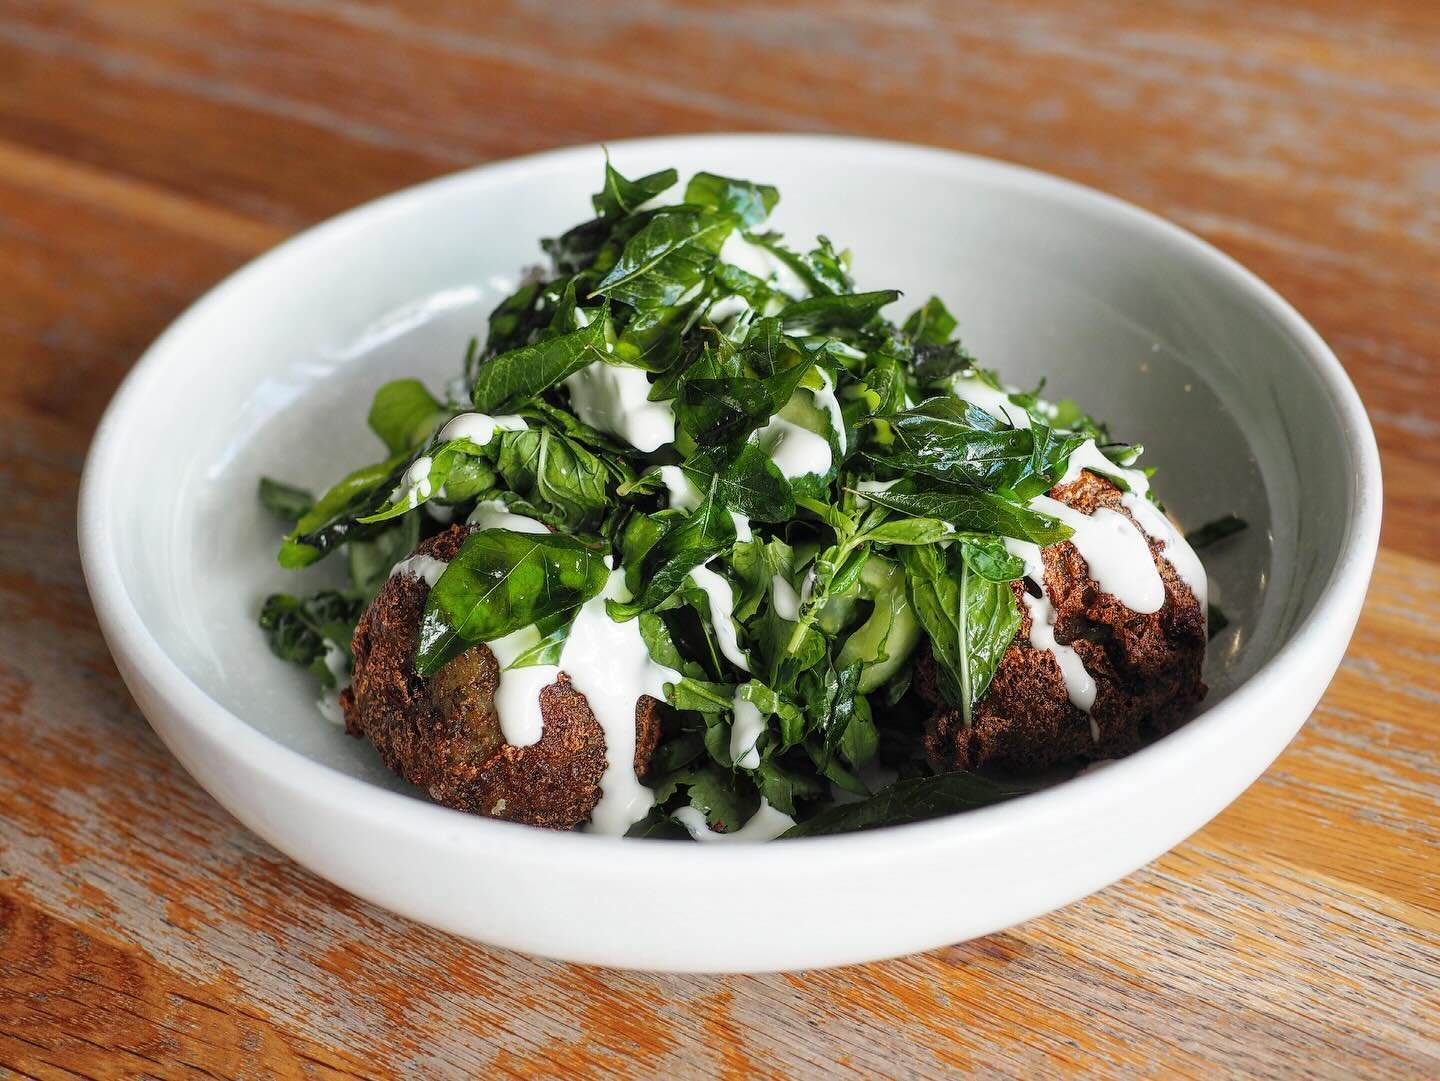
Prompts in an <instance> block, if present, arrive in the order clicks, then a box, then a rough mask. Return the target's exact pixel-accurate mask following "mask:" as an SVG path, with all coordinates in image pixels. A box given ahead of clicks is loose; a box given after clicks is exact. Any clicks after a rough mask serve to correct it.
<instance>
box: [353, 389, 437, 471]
mask: <svg viewBox="0 0 1440 1081" xmlns="http://www.w3.org/2000/svg"><path fill="white" fill-rule="evenodd" d="M447 415H448V414H447V413H446V412H445V410H443V409H442V408H441V407H440V403H439V402H437V401H436V400H435V398H434V397H433V396H432V395H431V393H430V392H429V391H428V390H426V389H425V384H424V383H422V382H420V380H418V379H395V380H392V381H391V382H389V383H386V384H384V385H383V386H382V387H381V388H380V389H379V390H377V391H376V392H375V400H374V401H373V402H372V403H371V405H370V414H369V416H368V417H367V418H366V421H367V422H368V423H369V425H370V430H371V431H372V432H374V433H375V434H376V435H378V436H379V437H380V438H381V440H382V441H384V443H385V446H386V448H387V449H388V450H389V451H390V453H391V454H402V453H406V452H409V451H412V450H414V449H415V448H416V447H418V446H420V445H421V444H422V443H424V442H425V441H426V439H428V438H429V436H430V433H431V431H433V430H434V428H435V425H436V424H437V423H438V422H439V421H440V420H441V419H442V418H443V417H445V416H447Z"/></svg>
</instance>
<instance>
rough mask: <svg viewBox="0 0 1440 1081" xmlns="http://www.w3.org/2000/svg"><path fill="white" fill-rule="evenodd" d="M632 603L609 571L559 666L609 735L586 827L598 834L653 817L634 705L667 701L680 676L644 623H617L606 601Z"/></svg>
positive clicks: (620, 578) (620, 576)
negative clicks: (653, 648)
mask: <svg viewBox="0 0 1440 1081" xmlns="http://www.w3.org/2000/svg"><path fill="white" fill-rule="evenodd" d="M610 598H613V599H614V600H618V601H626V600H629V599H630V591H629V590H628V589H626V588H625V573H624V572H623V571H611V572H610V578H609V580H608V581H607V582H606V583H605V589H604V590H603V591H602V592H601V593H600V595H599V596H598V597H594V598H592V599H590V600H588V601H586V602H585V603H584V604H583V605H582V606H581V608H580V613H579V614H578V615H577V616H576V617H575V623H574V625H573V626H572V627H571V628H570V637H569V638H567V639H566V640H565V649H564V652H563V653H562V654H561V655H560V667H561V669H562V670H563V671H564V672H565V674H566V675H568V676H569V677H570V682H571V684H572V685H573V686H574V687H575V689H576V690H577V691H579V692H580V693H581V694H583V695H584V696H585V699H586V701H587V702H589V703H590V712H591V713H593V714H594V715H595V720H596V722H597V723H598V724H599V725H600V731H601V732H602V733H603V734H604V736H605V772H604V774H602V775H601V778H600V793H601V794H600V802H599V804H597V805H596V807H595V811H594V813H593V814H592V815H591V816H590V825H589V826H588V827H587V828H588V829H589V830H591V831H592V832H595V833H610V834H622V833H624V832H625V831H626V830H627V829H629V828H630V827H631V826H633V825H634V824H635V823H636V822H638V821H640V819H642V818H644V817H645V815H646V814H648V813H649V811H650V808H651V807H652V806H653V805H654V803H655V794H654V793H653V792H652V791H651V790H650V789H648V788H646V787H645V786H644V785H643V784H641V783H640V779H639V778H638V777H637V776H636V775H635V703H636V700H637V699H639V697H640V696H641V695H642V694H648V695H650V696H651V697H652V698H658V699H660V700H661V701H662V702H663V701H664V700H665V685H666V684H667V683H678V682H680V679H681V678H682V677H681V675H680V673H679V672H677V671H675V670H674V669H673V668H666V667H665V666H664V665H661V664H656V663H655V661H654V660H652V659H651V657H650V650H649V649H648V648H647V647H646V645H645V639H644V638H642V637H641V636H640V621H639V620H638V619H632V620H629V621H628V622H625V623H617V622H616V621H615V620H613V619H611V618H610V614H609V613H608V612H606V611H605V601H606V600H607V599H610Z"/></svg>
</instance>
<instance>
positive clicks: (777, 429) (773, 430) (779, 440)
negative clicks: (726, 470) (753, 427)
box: [755, 413, 834, 480]
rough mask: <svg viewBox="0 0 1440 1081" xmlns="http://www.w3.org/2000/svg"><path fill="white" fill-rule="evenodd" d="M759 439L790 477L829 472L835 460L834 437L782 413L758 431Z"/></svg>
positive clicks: (779, 467) (791, 478)
mask: <svg viewBox="0 0 1440 1081" xmlns="http://www.w3.org/2000/svg"><path fill="white" fill-rule="evenodd" d="M755 441H756V442H757V443H758V444H759V445H760V449H761V450H763V451H764V452H765V453H766V454H768V455H770V458H771V460H772V461H773V462H774V463H775V466H776V468H777V469H779V470H780V473H781V475H782V476H784V477H785V478H786V479H787V480H794V479H795V478H797V477H803V476H807V475H808V474H810V473H827V472H829V470H830V464H831V462H832V461H834V457H833V455H831V453H830V440H828V439H826V438H825V437H824V436H823V435H819V434H818V433H816V432H812V431H811V430H810V429H809V428H807V427H805V426H804V425H803V424H796V423H795V422H794V421H793V420H790V419H788V418H786V417H783V416H781V415H780V414H779V413H776V414H775V415H774V416H773V417H771V418H770V420H769V421H768V422H767V423H766V425H765V427H763V428H761V429H760V430H759V431H758V432H756V433H755Z"/></svg>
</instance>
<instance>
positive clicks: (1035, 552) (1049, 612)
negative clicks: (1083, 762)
mask: <svg viewBox="0 0 1440 1081" xmlns="http://www.w3.org/2000/svg"><path fill="white" fill-rule="evenodd" d="M1005 550H1006V551H1008V552H1009V553H1010V554H1011V555H1012V556H1015V558H1017V559H1019V560H1021V561H1022V562H1023V563H1024V564H1025V575H1026V577H1028V578H1029V579H1030V580H1031V581H1032V582H1034V583H1035V584H1036V585H1037V586H1039V587H1040V591H1041V593H1042V594H1043V595H1042V596H1040V597H1032V596H1030V594H1029V593H1028V592H1026V593H1025V595H1024V603H1025V610H1026V611H1027V612H1028V613H1029V614H1030V645H1031V646H1032V647H1033V648H1035V649H1043V650H1046V651H1048V652H1049V653H1050V655H1051V656H1052V657H1054V658H1055V663H1056V664H1058V665H1059V666H1060V677H1061V678H1062V679H1063V680H1064V681H1065V694H1066V697H1068V698H1069V699H1070V704H1071V705H1073V706H1074V707H1075V708H1076V709H1078V710H1080V711H1081V712H1082V713H1084V714H1085V715H1086V716H1087V717H1088V716H1089V714H1090V710H1091V709H1093V708H1094V706H1095V680H1094V678H1093V677H1092V676H1091V675H1090V673H1089V672H1087V671H1086V670H1085V663H1084V662H1083V661H1082V660H1081V659H1080V654H1078V653H1076V652H1075V650H1074V649H1072V648H1071V647H1070V646H1066V645H1061V644H1060V643H1059V642H1058V641H1056V639H1055V606H1054V605H1053V604H1051V603H1050V595H1049V593H1048V591H1047V590H1046V589H1045V561H1044V560H1043V559H1042V558H1041V555H1040V546H1039V545H1037V544H1031V543H1030V542H1029V541H1021V540H1015V539H1014V538H1013V537H1006V538H1005ZM1090 737H1091V738H1092V739H1094V740H1097V741H1098V740H1099V738H1100V726H1099V725H1097V724H1096V723H1095V718H1093V717H1090Z"/></svg>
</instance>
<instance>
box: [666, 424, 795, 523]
mask: <svg viewBox="0 0 1440 1081" xmlns="http://www.w3.org/2000/svg"><path fill="white" fill-rule="evenodd" d="M680 468H681V469H682V470H684V472H685V475H686V476H687V477H689V478H690V481H691V482H692V483H693V484H694V485H695V487H697V488H699V489H700V490H701V491H707V490H708V489H709V488H710V485H711V484H712V483H714V484H715V485H716V489H715V491H716V495H717V496H718V497H719V499H720V502H722V503H723V504H725V506H726V507H728V508H729V509H731V510H733V511H737V512H738V513H740V514H743V515H745V516H746V517H749V518H754V519H756V520H757V521H761V522H787V521H789V520H790V518H791V517H792V516H794V514H795V496H794V493H793V492H792V491H791V489H790V482H789V481H788V480H786V479H785V475H784V474H783V473H781V472H780V467H779V466H777V465H776V464H775V463H774V461H772V460H771V458H770V456H769V455H768V454H766V453H765V452H764V451H763V450H761V449H760V448H759V447H758V446H756V445H755V444H754V443H746V444H745V445H744V446H743V447H742V448H741V450H740V453H739V454H738V455H736V456H735V457H734V458H733V459H731V460H730V461H729V462H723V463H719V464H718V472H717V471H716V469H717V464H716V463H715V461H714V460H713V459H712V457H710V456H707V455H703V454H698V455H693V456H691V458H690V459H688V460H687V461H686V462H685V463H684V464H683V465H682V466H681V467H680Z"/></svg>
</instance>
